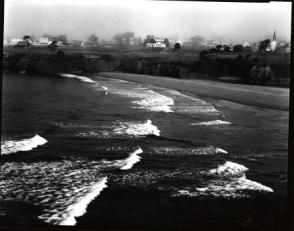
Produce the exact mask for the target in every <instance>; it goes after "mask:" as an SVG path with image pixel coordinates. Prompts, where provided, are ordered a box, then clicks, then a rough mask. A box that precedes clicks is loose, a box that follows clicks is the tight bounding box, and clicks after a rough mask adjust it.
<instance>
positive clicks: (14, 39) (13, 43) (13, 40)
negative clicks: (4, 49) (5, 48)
mask: <svg viewBox="0 0 294 231" xmlns="http://www.w3.org/2000/svg"><path fill="white" fill-rule="evenodd" d="M20 41H22V39H20V38H12V39H11V40H10V45H16V44H17V43H18V42H20Z"/></svg>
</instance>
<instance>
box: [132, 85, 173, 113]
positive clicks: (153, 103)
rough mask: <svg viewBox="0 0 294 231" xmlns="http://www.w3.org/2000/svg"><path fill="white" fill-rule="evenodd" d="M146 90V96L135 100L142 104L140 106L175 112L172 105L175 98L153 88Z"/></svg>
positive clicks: (151, 109) (153, 109)
mask: <svg viewBox="0 0 294 231" xmlns="http://www.w3.org/2000/svg"><path fill="white" fill-rule="evenodd" d="M145 92H146V96H144V99H142V100H139V101H133V103H136V104H138V105H140V107H139V108H145V109H149V110H150V111H158V112H159V111H163V112H173V111H172V109H171V107H170V106H172V105H174V100H173V99H172V98H169V97H167V96H164V95H161V94H158V93H156V92H154V91H152V90H147V91H145Z"/></svg>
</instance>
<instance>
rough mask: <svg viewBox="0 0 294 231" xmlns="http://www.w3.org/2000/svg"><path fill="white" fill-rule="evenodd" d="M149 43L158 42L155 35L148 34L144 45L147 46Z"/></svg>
mask: <svg viewBox="0 0 294 231" xmlns="http://www.w3.org/2000/svg"><path fill="white" fill-rule="evenodd" d="M147 43H156V41H155V39H154V36H153V35H147V36H146V38H145V39H144V45H145V46H146V44H147Z"/></svg>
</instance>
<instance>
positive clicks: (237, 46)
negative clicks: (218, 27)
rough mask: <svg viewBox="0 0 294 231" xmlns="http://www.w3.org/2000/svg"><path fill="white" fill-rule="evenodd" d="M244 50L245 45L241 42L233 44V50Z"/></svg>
mask: <svg viewBox="0 0 294 231" xmlns="http://www.w3.org/2000/svg"><path fill="white" fill-rule="evenodd" d="M242 51H243V46H242V45H241V44H237V45H235V46H233V52H242Z"/></svg>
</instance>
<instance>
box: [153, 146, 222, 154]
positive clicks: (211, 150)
mask: <svg viewBox="0 0 294 231" xmlns="http://www.w3.org/2000/svg"><path fill="white" fill-rule="evenodd" d="M151 153H156V154H159V155H179V156H181V155H215V154H227V153H228V152H227V151H225V150H223V149H221V148H216V147H213V146H208V147H198V148H178V147H159V148H151Z"/></svg>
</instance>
